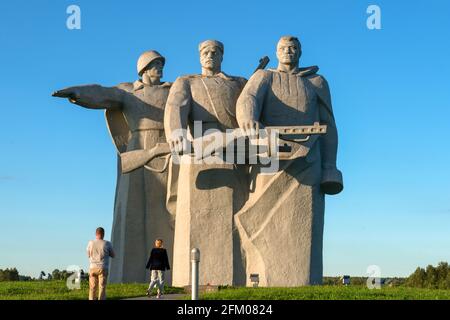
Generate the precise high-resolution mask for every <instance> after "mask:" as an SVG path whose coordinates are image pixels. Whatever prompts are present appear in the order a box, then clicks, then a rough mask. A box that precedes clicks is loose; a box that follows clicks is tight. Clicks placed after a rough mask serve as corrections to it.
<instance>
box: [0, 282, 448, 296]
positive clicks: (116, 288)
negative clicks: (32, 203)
mask: <svg viewBox="0 0 450 320" xmlns="http://www.w3.org/2000/svg"><path fill="white" fill-rule="evenodd" d="M146 290H147V284H140V283H134V284H109V285H108V287H107V297H108V299H110V300H117V299H124V298H133V297H140V296H144V295H145V292H146ZM169 293H183V289H182V288H167V289H166V294H169ZM87 297H88V283H87V282H86V281H83V282H82V285H81V289H80V290H69V289H67V287H66V283H65V282H64V281H58V280H53V281H20V282H0V300H86V299H87ZM186 299H189V296H188V295H187V296H186ZM200 299H205V300H247V299H248V300H259V299H260V300H435V299H445V300H450V290H432V289H417V288H408V287H403V286H400V287H392V288H391V287H383V288H382V289H380V290H376V289H374V290H369V289H367V288H366V287H365V286H357V285H352V286H348V287H343V286H313V287H300V288H256V289H254V288H225V289H221V290H220V291H218V292H214V293H207V294H201V295H200Z"/></svg>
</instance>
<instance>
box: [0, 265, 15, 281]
mask: <svg viewBox="0 0 450 320" xmlns="http://www.w3.org/2000/svg"><path fill="white" fill-rule="evenodd" d="M19 279H20V278H19V271H17V269H16V268H11V269H9V268H8V269H5V270H2V269H0V281H19Z"/></svg>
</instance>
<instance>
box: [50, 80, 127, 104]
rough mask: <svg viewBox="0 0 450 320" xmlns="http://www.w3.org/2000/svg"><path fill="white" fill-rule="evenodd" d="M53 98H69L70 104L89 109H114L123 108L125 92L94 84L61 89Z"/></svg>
mask: <svg viewBox="0 0 450 320" xmlns="http://www.w3.org/2000/svg"><path fill="white" fill-rule="evenodd" d="M52 96H53V97H59V98H67V99H69V101H70V102H72V103H75V104H77V105H80V106H82V107H85V108H89V109H114V108H121V107H122V104H123V99H124V91H123V90H121V89H120V88H117V87H103V86H100V85H97V84H92V85H84V86H74V87H68V88H65V89H61V90H58V91H55V92H54V93H53V94H52Z"/></svg>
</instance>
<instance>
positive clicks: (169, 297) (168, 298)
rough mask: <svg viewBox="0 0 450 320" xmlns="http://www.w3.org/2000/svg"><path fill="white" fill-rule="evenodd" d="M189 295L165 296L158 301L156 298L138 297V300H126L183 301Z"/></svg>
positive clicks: (174, 294)
mask: <svg viewBox="0 0 450 320" xmlns="http://www.w3.org/2000/svg"><path fill="white" fill-rule="evenodd" d="M186 296H187V295H186V294H184V293H172V294H163V296H162V297H161V298H159V299H156V296H152V297H150V298H149V297H147V296H145V297H136V298H128V299H124V300H181V299H183V297H186Z"/></svg>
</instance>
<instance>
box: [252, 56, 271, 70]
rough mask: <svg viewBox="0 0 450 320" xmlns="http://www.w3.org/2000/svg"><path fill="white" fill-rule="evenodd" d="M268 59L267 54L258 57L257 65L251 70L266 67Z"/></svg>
mask: <svg viewBox="0 0 450 320" xmlns="http://www.w3.org/2000/svg"><path fill="white" fill-rule="evenodd" d="M269 61H270V59H269V57H268V56H264V57H262V58H261V59H259V64H258V66H257V67H256V69H255V71H253V73H255V72H256V71H258V70H262V69H264V68H265V67H267V65H268V64H269Z"/></svg>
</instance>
